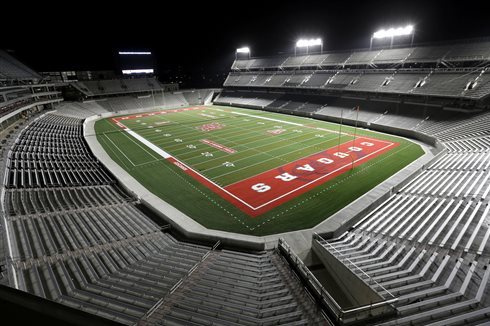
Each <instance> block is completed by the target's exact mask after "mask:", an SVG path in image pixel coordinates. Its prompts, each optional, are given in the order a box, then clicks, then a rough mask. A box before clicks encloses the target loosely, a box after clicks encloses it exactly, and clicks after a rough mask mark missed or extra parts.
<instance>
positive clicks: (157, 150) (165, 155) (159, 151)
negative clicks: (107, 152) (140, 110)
mask: <svg viewBox="0 0 490 326" xmlns="http://www.w3.org/2000/svg"><path fill="white" fill-rule="evenodd" d="M243 114H244V115H248V114H245V113H243ZM249 116H251V117H256V116H253V115H249ZM267 120H269V119H268V118H267ZM273 120H274V119H273ZM274 121H275V120H274ZM278 121H279V120H278ZM285 123H287V122H285ZM292 124H295V125H299V124H296V123H294V122H292ZM124 127H125V129H124V131H125V132H127V133H128V134H130V135H131V136H133V137H134V138H136V139H137V140H139V141H140V142H142V143H143V144H145V145H146V146H148V147H149V148H150V149H151V150H153V151H154V152H155V153H157V154H158V155H160V156H162V157H163V158H164V159H169V158H172V159H174V160H175V161H177V162H178V163H179V164H181V165H183V166H184V167H186V168H187V169H189V170H191V171H192V172H194V173H195V174H197V175H199V176H200V177H202V178H203V179H206V180H207V181H208V182H209V183H210V184H212V185H214V186H215V187H217V188H219V189H220V190H222V191H223V192H225V193H227V194H228V195H230V196H231V197H233V198H235V199H236V200H238V201H239V202H241V203H242V204H244V205H246V206H247V207H249V208H250V209H252V210H254V211H255V210H258V209H260V208H262V207H264V206H267V205H269V204H271V203H273V202H275V201H277V200H279V199H281V198H283V197H285V196H288V195H290V194H292V193H294V192H296V191H298V190H300V189H302V188H304V187H306V186H309V185H310V184H312V183H314V182H317V181H318V180H321V179H323V178H325V177H327V176H329V175H331V174H332V173H335V172H337V171H339V170H341V169H343V168H345V167H347V166H349V165H352V164H353V163H356V162H358V161H360V160H363V159H365V158H367V157H369V156H371V155H374V154H376V153H378V152H380V151H382V150H385V149H386V148H388V147H391V146H393V145H394V144H395V143H392V142H390V143H389V145H387V146H385V147H382V148H380V149H378V150H376V151H374V152H372V153H369V154H367V155H366V156H363V157H361V158H359V159H357V160H355V161H351V162H349V163H347V164H345V165H343V166H341V167H339V168H337V169H335V170H333V171H331V172H329V173H328V174H324V175H322V176H321V177H318V178H316V179H315V180H312V181H310V182H308V183H306V184H304V185H302V186H300V187H298V188H296V189H293V190H291V191H289V192H287V193H285V194H282V195H281V196H279V197H277V198H274V199H272V200H270V201H268V202H267V203H264V204H262V205H260V206H257V207H254V206H252V205H250V204H249V203H247V202H246V201H244V200H243V199H241V198H240V197H237V196H236V195H235V194H233V193H231V192H229V191H228V190H226V189H225V188H223V187H221V186H220V185H218V184H216V183H215V182H213V181H212V180H210V179H209V178H207V177H205V176H204V175H202V174H201V173H199V172H197V171H196V170H194V169H192V168H191V167H189V166H188V165H187V164H185V163H184V162H182V161H180V160H178V159H177V158H175V157H173V156H172V155H170V154H169V153H168V152H166V151H164V150H163V149H161V148H159V147H158V146H156V145H155V144H153V143H151V142H150V141H149V140H147V139H145V138H144V137H143V136H140V135H139V134H137V133H136V132H134V131H132V130H131V129H129V128H127V127H126V126H125V125H124ZM359 138H367V139H372V140H376V141H378V140H377V139H373V138H369V137H364V136H361V137H359ZM351 141H352V140H350V141H347V142H345V143H348V142H351ZM382 142H384V143H387V142H386V141H382ZM345 143H343V144H345ZM319 153H320V152H319ZM319 153H317V154H319ZM313 155H316V154H313ZM271 170H273V169H271ZM269 171H270V170H269ZM266 172H267V171H266ZM245 180H246V179H245ZM242 181H243V180H242ZM239 182H241V181H239Z"/></svg>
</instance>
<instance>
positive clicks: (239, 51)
mask: <svg viewBox="0 0 490 326" xmlns="http://www.w3.org/2000/svg"><path fill="white" fill-rule="evenodd" d="M236 53H250V48H249V47H248V46H245V47H243V48H239V49H236Z"/></svg>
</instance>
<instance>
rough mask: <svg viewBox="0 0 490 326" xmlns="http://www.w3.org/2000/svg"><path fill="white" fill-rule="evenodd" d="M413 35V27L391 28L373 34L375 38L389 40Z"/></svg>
mask: <svg viewBox="0 0 490 326" xmlns="http://www.w3.org/2000/svg"><path fill="white" fill-rule="evenodd" d="M412 33H413V26H412V25H407V26H405V27H398V28H390V29H380V30H379V31H377V32H375V33H374V34H373V38H375V39H379V38H388V37H395V36H404V35H411V34H412Z"/></svg>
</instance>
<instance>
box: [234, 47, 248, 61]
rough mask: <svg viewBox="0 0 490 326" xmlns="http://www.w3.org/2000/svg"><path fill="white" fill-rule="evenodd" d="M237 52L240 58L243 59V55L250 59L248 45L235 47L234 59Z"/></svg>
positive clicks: (236, 57) (236, 56)
mask: <svg viewBox="0 0 490 326" xmlns="http://www.w3.org/2000/svg"><path fill="white" fill-rule="evenodd" d="M239 54H240V58H241V59H243V56H248V59H250V48H249V47H248V46H244V47H241V48H238V49H236V51H235V60H236V59H238V55H239Z"/></svg>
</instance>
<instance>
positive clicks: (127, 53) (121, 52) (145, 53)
mask: <svg viewBox="0 0 490 326" xmlns="http://www.w3.org/2000/svg"><path fill="white" fill-rule="evenodd" d="M119 54H120V55H151V52H141V51H119Z"/></svg>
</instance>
